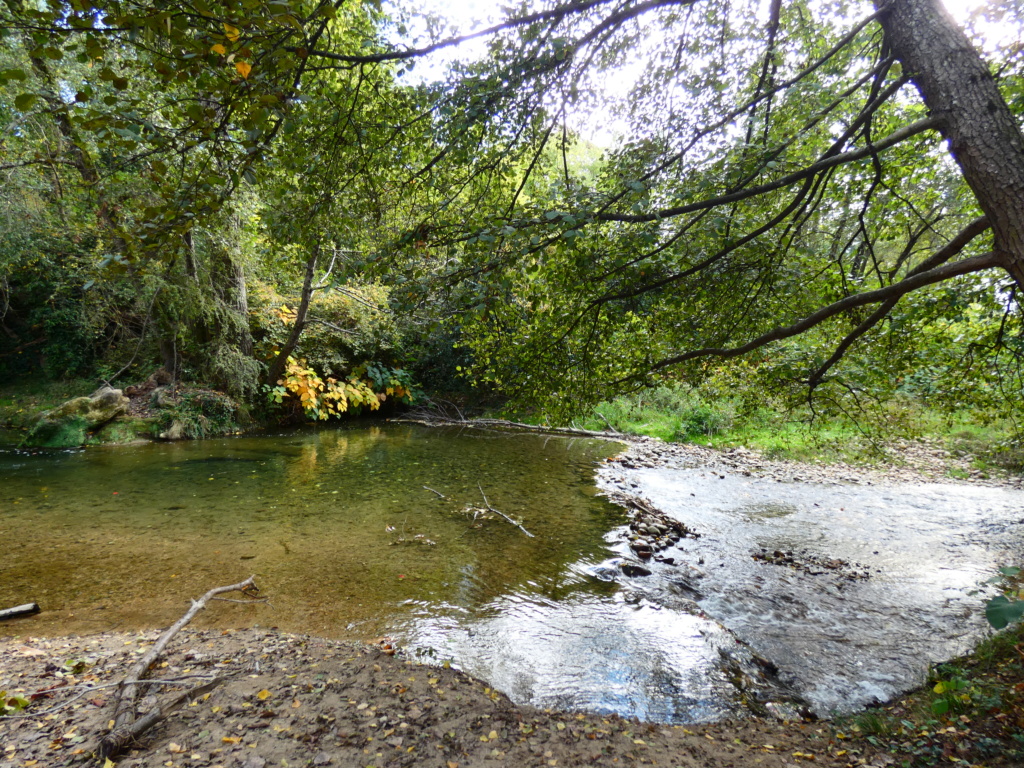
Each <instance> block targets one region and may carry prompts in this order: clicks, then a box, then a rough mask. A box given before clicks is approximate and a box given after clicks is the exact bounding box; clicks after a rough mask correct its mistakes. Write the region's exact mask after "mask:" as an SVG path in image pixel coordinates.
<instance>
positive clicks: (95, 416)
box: [24, 387, 129, 448]
mask: <svg viewBox="0 0 1024 768" xmlns="http://www.w3.org/2000/svg"><path fill="white" fill-rule="evenodd" d="M128 402H129V401H128V398H127V397H125V396H124V394H123V393H122V392H121V390H119V389H114V388H113V387H101V388H100V389H98V390H96V391H95V392H93V394H92V395H90V396H89V397H76V398H73V399H71V400H68V401H67V402H66V403H63V404H61V405H58V406H57V407H56V408H54V409H53V410H51V411H47V412H46V413H44V414H43V415H42V416H40V417H39V420H38V421H37V422H36V423H35V426H33V427H32V430H31V431H30V432H29V434H28V437H26V438H25V443H24V444H25V445H29V446H38V447H40V448H77V447H79V446H82V445H84V444H85V442H86V439H87V438H88V436H89V433H90V432H94V431H95V430H97V429H99V428H100V427H102V426H103V425H104V424H106V423H108V422H110V421H112V420H113V419H116V418H117V417H118V416H121V415H123V414H125V413H127V412H128Z"/></svg>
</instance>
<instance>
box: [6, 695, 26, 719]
mask: <svg viewBox="0 0 1024 768" xmlns="http://www.w3.org/2000/svg"><path fill="white" fill-rule="evenodd" d="M29 704H31V702H30V701H29V700H28V699H27V698H25V697H24V696H22V695H21V694H20V693H13V692H11V693H8V692H7V691H0V717H3V716H4V715H12V714H16V713H18V712H21V710H23V709H25V708H27V707H28V705H29Z"/></svg>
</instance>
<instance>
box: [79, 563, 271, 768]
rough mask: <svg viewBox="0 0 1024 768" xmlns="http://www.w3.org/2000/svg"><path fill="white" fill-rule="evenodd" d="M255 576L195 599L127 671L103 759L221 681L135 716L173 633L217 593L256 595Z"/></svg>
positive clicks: (104, 740)
mask: <svg viewBox="0 0 1024 768" xmlns="http://www.w3.org/2000/svg"><path fill="white" fill-rule="evenodd" d="M255 578H256V577H255V576H250V577H249V578H248V579H246V580H245V581H242V582H239V583H238V584H231V585H230V586H226V587H215V588H213V589H211V590H210V591H209V592H207V593H206V594H205V595H203V596H202V597H201V598H199V599H198V600H193V601H192V607H191V608H189V609H188V611H186V612H185V615H184V616H182V617H181V618H180V619H178V620H177V621H176V622H175V623H174V624H173V625H172V626H171V627H170V628H168V629H167V630H166V631H165V632H164V633H163V634H162V635H160V638H159V639H158V640H157V641H156V643H154V644H153V647H152V648H150V649H149V650H148V651H147V652H146V653H145V654H144V655H143V656H142V658H141V659H139V660H138V661H137V662H136V663H135V664H134V665H133V666H132V668H131V669H130V670H128V674H127V675H125V677H124V679H123V680H122V681H121V682H120V684H119V685H118V688H117V695H116V697H115V700H114V717H113V722H114V726H113V728H111V730H110V732H109V733H108V734H107V735H106V736H104V737H103V738H102V739H101V740H100V745H99V749H98V750H97V751H98V753H99V756H100V759H101V760H104V759H106V758H108V757H112V756H114V755H116V754H118V753H119V752H121V750H123V749H124V748H125V747H126V746H128V745H129V744H131V743H132V742H133V741H135V739H137V738H138V737H139V736H141V735H142V734H143V733H145V732H146V731H147V730H149V729H150V728H152V727H153V726H154V725H156V724H157V723H158V722H160V721H161V720H163V719H164V718H165V717H166V716H167V715H168V713H170V712H171V711H172V710H174V709H175V708H177V707H179V706H181V705H182V704H184V703H185V702H186V701H189V700H191V699H194V698H196V697H198V696H202V695H203V694H204V693H206V692H207V691H209V690H212V689H213V688H214V687H215V686H217V685H219V684H220V682H221V679H220V678H218V679H215V680H212V681H210V682H208V683H205V684H204V685H200V686H198V687H196V688H192V689H190V690H188V691H185V692H184V693H182V694H181V695H180V696H177V697H175V698H174V699H172V700H170V701H169V702H167V703H165V704H163V705H161V706H158V707H156V708H154V709H153V710H152V711H150V712H149V713H147V714H146V715H144V716H143V717H141V718H138V719H136V717H135V705H136V702H137V701H138V698H139V694H140V690H141V688H142V686H143V684H144V683H145V682H146V681H145V680H144V679H143V678H145V676H146V675H147V674H148V672H149V668H150V667H151V666H152V665H153V663H154V662H155V661H156V660H157V659H158V658H159V657H160V654H162V653H163V652H164V649H165V648H166V647H167V644H168V643H169V642H170V641H171V638H172V637H174V636H175V635H176V634H177V633H178V631H179V630H180V629H182V628H183V627H184V626H185V625H186V624H188V623H189V622H190V621H192V619H193V618H194V617H195V615H196V614H197V613H199V612H200V611H201V610H203V608H205V607H206V604H207V603H209V602H210V600H213V599H215V598H216V597H217V595H222V594H224V593H226V592H241V593H242V594H244V595H247V596H250V597H252V596H253V595H255V593H257V592H258V591H259V588H258V587H257V586H256V583H255V581H254V579H255Z"/></svg>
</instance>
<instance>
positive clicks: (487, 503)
mask: <svg viewBox="0 0 1024 768" xmlns="http://www.w3.org/2000/svg"><path fill="white" fill-rule="evenodd" d="M476 487H477V488H479V489H480V495H481V496H483V497H484V504H486V505H487V511H488V512H493V513H494V514H496V515H501V516H502V517H504V518H505V519H506V520H508V521H509V522H510V523H512V525H514V526H515V527H516V528H518V529H519V530H520V531H522V532H523V533H525V534H526V535H527V536H529V537H530V538H531V539H532V538H534V536H533V534H532V533H530V532H529V531H528V530H526V529H525V528H523V524H522V523H520V522H517V521H515V520H513V519H512V518H511V517H509V516H508V515H506V514H505V513H504V512H502V511H501V510H500V509H495V508H494V507H492V506H491V502H489V501H488V500H487V494H486V493H484V488H483V486H482V485H480V483H477V484H476Z"/></svg>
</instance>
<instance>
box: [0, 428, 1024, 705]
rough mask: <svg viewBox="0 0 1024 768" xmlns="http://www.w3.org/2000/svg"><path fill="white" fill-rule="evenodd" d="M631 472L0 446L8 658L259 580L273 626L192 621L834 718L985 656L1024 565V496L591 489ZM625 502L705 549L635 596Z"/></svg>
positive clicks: (572, 456)
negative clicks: (1010, 584) (12, 641)
mask: <svg viewBox="0 0 1024 768" xmlns="http://www.w3.org/2000/svg"><path fill="white" fill-rule="evenodd" d="M621 450H622V446H621V445H619V444H616V443H611V442H605V441H601V440H594V439H579V438H565V437H549V436H541V435H532V434H506V433H499V432H488V431H483V430H475V429H463V428H444V429H437V428H434V429H431V428H425V427H419V426H414V425H400V424H375V425H371V426H360V427H350V428H337V429H320V430H313V429H309V430H304V431H295V432H287V433H283V434H277V435H263V436H244V437H236V438H225V439H214V440H205V441H196V442H179V443H153V444H147V445H140V446H128V447H107V448H94V449H89V450H85V451H69V452H49V453H45V452H40V453H26V452H20V451H16V450H14V449H13V448H10V447H8V448H7V449H3V448H2V447H0V478H2V479H3V482H2V483H0V541H3V542H4V546H3V550H2V558H0V607H6V606H10V605H16V604H20V603H24V602H30V601H36V602H38V603H40V605H41V606H42V608H43V613H41V614H39V615H38V616H35V617H32V618H30V619H25V620H19V621H13V622H6V623H4V624H0V637H9V636H15V635H19V634H31V635H35V636H38V635H63V634H70V633H80V634H85V633H93V632H103V631H112V630H133V629H143V628H146V629H148V628H158V627H164V626H167V625H168V624H170V623H172V622H173V621H174V620H175V619H177V618H178V617H179V616H180V615H181V614H182V613H183V612H184V610H185V608H186V607H187V604H188V603H187V600H188V598H190V597H197V596H199V595H201V594H202V593H203V592H205V591H206V590H207V589H209V588H210V587H212V586H216V585H221V584H229V583H233V582H236V581H239V580H241V579H242V578H245V577H246V576H248V575H250V574H255V575H256V579H257V583H258V584H259V585H260V587H261V588H262V590H263V593H264V594H265V595H266V596H267V597H269V598H270V602H269V603H266V604H260V605H249V606H240V605H231V604H218V605H217V606H216V607H212V608H211V609H209V610H207V611H206V612H204V613H203V614H201V615H200V616H199V617H198V618H197V619H196V621H195V624H196V625H197V626H199V627H224V628H229V627H244V626H252V625H254V624H255V625H259V626H273V627H277V628H280V629H281V630H284V631H289V632H304V633H310V634H316V635H322V636H329V637H337V638H347V639H353V640H371V641H373V640H376V639H379V638H382V637H386V638H388V639H389V641H392V642H396V643H397V644H399V645H400V646H402V647H404V648H405V649H406V652H407V653H409V654H410V655H411V656H413V657H415V658H419V659H422V660H424V661H431V662H434V663H439V662H442V661H450V662H451V663H452V664H453V665H456V666H458V667H461V668H462V669H464V670H466V671H467V672H469V673H471V674H473V675H476V676H478V677H480V678H482V679H484V680H487V681H488V682H489V683H490V684H491V685H493V686H494V687H496V688H498V689H500V690H502V691H504V692H505V693H507V694H508V695H509V696H510V697H511V698H512V699H513V700H514V701H516V702H517V703H529V704H533V705H536V706H542V707H559V708H568V709H585V710H589V711H597V712H607V713H611V712H615V713H618V714H621V715H626V716H634V715H635V716H637V717H640V718H642V719H649V720H654V721H661V722H672V723H689V722H704V721H712V720H717V719H721V718H724V717H731V716H743V715H745V714H748V713H750V712H755V713H764V712H768V711H775V712H779V713H785V712H791V711H793V710H795V709H800V708H803V707H809V708H810V709H812V710H814V711H815V712H817V713H818V714H822V715H828V714H831V713H833V712H842V711H849V710H852V709H855V708H857V707H860V706H863V705H865V704H869V703H872V702H873V701H875V700H883V699H886V698H889V697H891V696H892V695H894V694H896V693H899V692H901V691H903V690H906V689H907V688H909V687H912V686H913V685H915V684H917V683H919V682H920V681H921V680H922V679H923V677H924V674H925V671H926V668H927V665H928V663H929V662H933V661H940V660H944V659H948V658H951V657H953V656H955V655H957V654H958V653H962V652H964V651H966V650H968V649H969V648H970V647H971V645H972V644H973V643H974V642H976V641H977V639H978V638H980V637H981V636H982V633H983V631H984V628H983V626H982V615H981V605H982V601H983V597H982V596H981V595H978V594H970V593H971V592H972V591H973V590H975V589H976V588H977V585H978V584H979V583H980V582H982V581H983V580H984V579H986V578H988V577H989V576H991V575H992V573H993V571H994V569H995V568H996V567H997V566H998V565H1003V564H1009V563H1013V562H1019V561H1020V553H1021V551H1022V549H1024V547H1022V544H1024V493H1022V492H1020V491H1011V490H1006V489H999V488H985V487H975V486H967V485H954V484H942V485H938V484H932V485H929V484H919V485H911V484H902V485H899V486H892V487H883V486H872V487H868V486H861V485H858V486H853V485H823V484H814V483H780V482H776V481H774V480H772V479H770V478H759V477H756V476H746V475H744V474H741V473H737V472H731V473H730V472H725V471H723V472H721V473H720V472H719V471H717V470H715V471H712V470H711V469H710V468H708V467H699V466H697V467H662V468H631V469H625V468H622V467H621V466H618V465H616V464H614V463H612V464H606V465H602V469H601V470H600V478H599V479H597V480H595V467H597V466H598V465H599V464H601V463H602V462H603V461H604V460H605V459H608V458H610V457H612V456H614V455H615V454H617V453H619V452H620V451H621ZM616 490H618V491H628V492H629V493H631V494H635V495H637V496H641V497H645V498H647V499H649V500H650V501H651V502H653V503H654V504H655V505H656V506H657V507H659V508H660V509H661V510H662V511H663V512H664V513H666V514H667V515H669V516H670V517H673V518H675V519H677V520H679V521H681V522H683V523H685V524H686V525H687V526H689V527H690V528H692V529H693V530H694V531H696V532H698V533H699V534H700V537H699V538H684V539H682V540H680V541H679V542H678V544H677V545H675V546H674V547H672V548H670V549H668V550H665V551H664V552H662V553H661V555H665V556H668V555H671V557H672V559H673V560H674V561H675V562H674V564H672V565H669V564H667V563H659V562H654V563H650V562H648V563H647V564H646V565H647V567H648V568H649V569H650V570H651V571H652V573H651V574H650V575H646V576H644V575H630V576H627V575H625V574H626V573H636V572H635V571H631V570H630V568H629V564H631V563H632V564H639V563H640V561H639V560H638V559H637V558H636V557H635V555H634V554H633V552H632V551H631V550H630V549H629V547H628V545H627V542H626V535H627V533H628V529H627V527H626V524H627V522H628V518H627V515H626V513H625V512H624V510H622V509H621V508H620V507H618V506H615V505H613V504H611V503H610V502H609V501H608V500H607V499H606V498H604V496H603V495H602V494H603V492H611V491H616ZM488 507H491V508H493V509H488ZM493 510H499V511H500V512H501V513H504V515H507V516H509V517H510V518H512V519H514V520H516V521H519V522H521V524H522V527H523V528H525V529H526V531H528V532H529V533H530V534H532V536H527V535H526V533H524V531H523V530H522V529H520V528H518V527H516V526H515V525H513V524H512V523H511V522H509V520H507V519H505V518H504V517H502V516H501V515H499V514H496V513H495V512H494V511H493ZM623 566H626V567H625V568H624V567H623Z"/></svg>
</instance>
